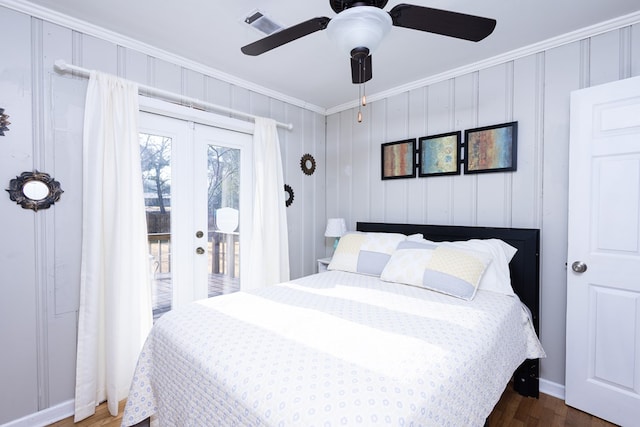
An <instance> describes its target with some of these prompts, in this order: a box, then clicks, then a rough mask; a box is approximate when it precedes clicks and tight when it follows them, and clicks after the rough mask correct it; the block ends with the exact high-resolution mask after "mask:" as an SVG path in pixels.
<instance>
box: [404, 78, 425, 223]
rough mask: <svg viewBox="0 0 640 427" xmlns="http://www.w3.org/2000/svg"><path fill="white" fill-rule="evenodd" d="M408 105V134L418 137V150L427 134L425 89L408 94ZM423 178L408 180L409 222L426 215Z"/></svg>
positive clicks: (416, 220) (407, 218) (407, 217)
mask: <svg viewBox="0 0 640 427" xmlns="http://www.w3.org/2000/svg"><path fill="white" fill-rule="evenodd" d="M407 102H408V107H407V120H408V123H407V127H408V131H407V135H408V136H409V137H415V138H416V144H417V145H416V150H417V149H418V148H419V141H418V140H419V139H420V137H421V136H426V135H427V134H426V128H427V115H426V103H425V89H424V88H419V89H414V90H412V91H411V92H409V94H408V100H407ZM422 179H425V178H421V179H417V178H416V179H411V180H408V181H407V197H408V199H407V214H406V221H407V222H408V223H413V224H420V223H422V222H423V218H424V215H425V206H426V204H425V195H424V192H423V191H422V182H420V181H421V180H422Z"/></svg>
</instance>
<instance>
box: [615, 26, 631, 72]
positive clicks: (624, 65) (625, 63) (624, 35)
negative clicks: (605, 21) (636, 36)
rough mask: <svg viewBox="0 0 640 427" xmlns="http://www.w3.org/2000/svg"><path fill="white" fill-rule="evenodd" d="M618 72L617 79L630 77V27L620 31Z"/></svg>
mask: <svg viewBox="0 0 640 427" xmlns="http://www.w3.org/2000/svg"><path fill="white" fill-rule="evenodd" d="M619 67H620V72H619V74H618V78H619V79H627V78H629V77H631V75H632V74H631V27H625V28H621V29H620V65H619Z"/></svg>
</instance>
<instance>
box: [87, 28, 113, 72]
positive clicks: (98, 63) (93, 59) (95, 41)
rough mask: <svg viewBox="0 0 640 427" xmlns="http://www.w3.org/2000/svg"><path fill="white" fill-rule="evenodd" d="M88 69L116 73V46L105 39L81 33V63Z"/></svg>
mask: <svg viewBox="0 0 640 427" xmlns="http://www.w3.org/2000/svg"><path fill="white" fill-rule="evenodd" d="M81 65H82V66H83V67H85V68H88V69H90V70H98V71H102V72H103V73H109V74H114V75H117V74H118V47H117V46H116V45H115V44H113V43H110V42H107V41H105V40H102V39H99V38H96V37H92V36H88V35H86V34H83V35H82V64H81Z"/></svg>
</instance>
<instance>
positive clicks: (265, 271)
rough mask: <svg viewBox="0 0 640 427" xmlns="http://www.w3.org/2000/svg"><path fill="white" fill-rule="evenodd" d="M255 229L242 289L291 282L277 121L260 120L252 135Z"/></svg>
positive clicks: (253, 229) (252, 232)
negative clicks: (247, 274) (247, 269)
mask: <svg viewBox="0 0 640 427" xmlns="http://www.w3.org/2000/svg"><path fill="white" fill-rule="evenodd" d="M253 182H254V195H253V228H252V230H251V243H250V259H249V263H250V267H249V277H248V278H247V279H246V280H245V278H243V279H242V281H241V286H242V289H243V290H248V289H256V288H260V287H263V286H267V285H273V284H276V283H280V282H285V281H287V280H289V237H288V232H287V212H286V207H285V198H284V178H283V176H282V158H281V157H280V142H279V140H278V132H277V130H276V122H275V121H274V120H272V119H266V118H262V117H258V118H256V120H255V130H254V133H253Z"/></svg>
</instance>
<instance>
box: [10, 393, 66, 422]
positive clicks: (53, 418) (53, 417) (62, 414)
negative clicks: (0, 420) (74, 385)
mask: <svg viewBox="0 0 640 427" xmlns="http://www.w3.org/2000/svg"><path fill="white" fill-rule="evenodd" d="M73 408H74V403H73V399H69V400H67V401H66V402H62V403H58V404H57V405H55V406H52V407H50V408H47V409H43V410H42V411H38V412H35V413H33V414H30V415H27V416H25V417H22V418H18V419H17V420H13V421H9V422H8V423H7V424H3V425H2V427H44V426H48V425H49V424H53V423H55V422H57V421H60V420H63V419H65V418H67V417H71V416H72V415H73Z"/></svg>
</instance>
